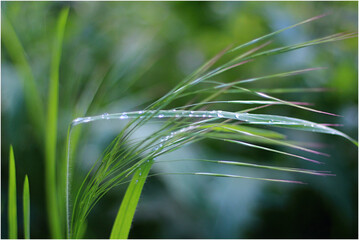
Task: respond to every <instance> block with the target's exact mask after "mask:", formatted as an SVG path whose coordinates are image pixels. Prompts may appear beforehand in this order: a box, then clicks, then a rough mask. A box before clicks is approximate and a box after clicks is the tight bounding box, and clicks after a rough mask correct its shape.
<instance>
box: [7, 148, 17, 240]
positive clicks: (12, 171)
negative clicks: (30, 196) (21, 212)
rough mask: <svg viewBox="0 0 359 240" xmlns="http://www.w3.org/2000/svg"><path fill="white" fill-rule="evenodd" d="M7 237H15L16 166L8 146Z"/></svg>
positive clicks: (12, 152) (11, 149)
mask: <svg viewBox="0 0 359 240" xmlns="http://www.w3.org/2000/svg"><path fill="white" fill-rule="evenodd" d="M8 207H9V208H8V214H9V238H12V239H14V238H17V206H16V167H15V157H14V150H13V148H12V146H10V159H9V206H8Z"/></svg>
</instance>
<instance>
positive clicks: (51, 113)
mask: <svg viewBox="0 0 359 240" xmlns="http://www.w3.org/2000/svg"><path fill="white" fill-rule="evenodd" d="M68 13H69V8H64V9H63V10H62V11H61V12H60V15H59V18H58V20H57V29H56V36H55V39H54V45H53V52H52V61H51V70H50V83H49V93H48V106H47V124H46V135H45V156H46V159H45V163H46V164H45V168H46V171H45V173H46V175H45V178H46V181H45V182H46V198H47V212H48V218H49V227H50V232H51V235H52V237H53V238H63V233H62V229H63V227H62V222H61V218H60V217H59V216H60V215H61V212H63V211H62V210H61V209H60V207H61V206H62V205H61V204H60V201H58V196H57V195H58V188H57V184H56V176H57V175H56V142H57V115H58V94H59V72H60V60H61V51H62V42H63V37H64V32H65V25H66V21H67V16H68Z"/></svg>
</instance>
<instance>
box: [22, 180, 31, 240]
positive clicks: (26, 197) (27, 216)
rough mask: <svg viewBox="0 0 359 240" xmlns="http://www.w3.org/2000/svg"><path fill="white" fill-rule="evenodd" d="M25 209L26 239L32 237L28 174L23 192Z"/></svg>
mask: <svg viewBox="0 0 359 240" xmlns="http://www.w3.org/2000/svg"><path fill="white" fill-rule="evenodd" d="M22 198H23V210H24V239H30V188H29V179H28V177H27V175H26V176H25V180H24V190H23V194H22Z"/></svg>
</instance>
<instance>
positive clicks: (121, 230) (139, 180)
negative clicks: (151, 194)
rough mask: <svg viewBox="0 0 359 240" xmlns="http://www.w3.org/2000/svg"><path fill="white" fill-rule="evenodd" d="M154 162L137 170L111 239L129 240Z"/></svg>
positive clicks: (146, 163) (113, 228)
mask: <svg viewBox="0 0 359 240" xmlns="http://www.w3.org/2000/svg"><path fill="white" fill-rule="evenodd" d="M152 164H153V161H152V160H151V161H149V162H145V163H144V164H143V165H141V167H140V168H139V169H138V170H136V172H135V173H134V175H133V178H132V180H131V183H130V185H129V186H128V188H127V191H126V194H125V196H124V198H123V200H122V203H121V207H120V210H119V211H118V213H117V217H116V220H115V223H114V225H113V227H112V232H111V236H110V238H111V239H127V238H128V234H129V232H130V228H131V224H132V219H133V217H134V215H135V210H136V207H137V204H138V200H139V199H140V195H141V192H142V188H143V185H144V184H145V181H146V178H147V175H148V173H149V171H150V169H151V166H152Z"/></svg>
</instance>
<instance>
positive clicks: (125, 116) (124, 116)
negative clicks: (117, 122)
mask: <svg viewBox="0 0 359 240" xmlns="http://www.w3.org/2000/svg"><path fill="white" fill-rule="evenodd" d="M127 118H128V116H127V115H126V113H123V114H122V115H121V116H120V119H127Z"/></svg>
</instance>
